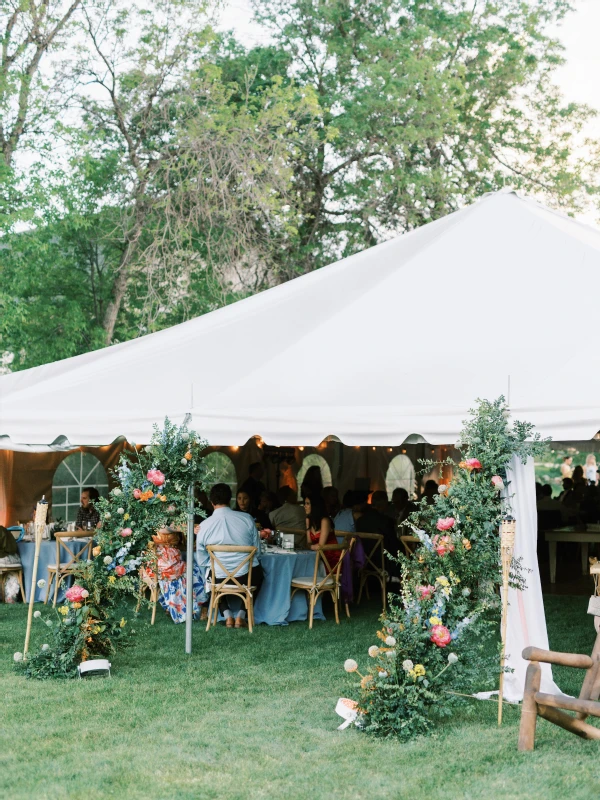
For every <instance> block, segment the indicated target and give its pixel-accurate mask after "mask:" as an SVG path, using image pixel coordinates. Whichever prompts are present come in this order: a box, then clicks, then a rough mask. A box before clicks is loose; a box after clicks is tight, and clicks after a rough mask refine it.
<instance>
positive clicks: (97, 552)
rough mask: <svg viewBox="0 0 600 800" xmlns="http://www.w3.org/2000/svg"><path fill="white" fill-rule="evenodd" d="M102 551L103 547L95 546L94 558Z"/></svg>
mask: <svg viewBox="0 0 600 800" xmlns="http://www.w3.org/2000/svg"><path fill="white" fill-rule="evenodd" d="M101 552H102V548H101V547H94V548H93V550H92V555H93V556H94V558H97V557H98V556H99V555H100V553H101Z"/></svg>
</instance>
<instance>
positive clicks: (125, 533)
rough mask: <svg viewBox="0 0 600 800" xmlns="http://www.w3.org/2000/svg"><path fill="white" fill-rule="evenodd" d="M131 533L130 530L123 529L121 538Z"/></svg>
mask: <svg viewBox="0 0 600 800" xmlns="http://www.w3.org/2000/svg"><path fill="white" fill-rule="evenodd" d="M132 533H133V531H132V530H131V528H123V530H122V531H121V536H131V534H132Z"/></svg>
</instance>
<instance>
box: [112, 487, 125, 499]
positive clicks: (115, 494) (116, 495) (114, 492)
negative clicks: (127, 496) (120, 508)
mask: <svg viewBox="0 0 600 800" xmlns="http://www.w3.org/2000/svg"><path fill="white" fill-rule="evenodd" d="M112 493H113V494H114V496H115V497H120V496H121V495H122V494H123V492H122V491H121V489H119V487H118V486H117V487H116V489H113V491H112Z"/></svg>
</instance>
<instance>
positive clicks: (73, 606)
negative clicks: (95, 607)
mask: <svg viewBox="0 0 600 800" xmlns="http://www.w3.org/2000/svg"><path fill="white" fill-rule="evenodd" d="M71 608H81V603H71Z"/></svg>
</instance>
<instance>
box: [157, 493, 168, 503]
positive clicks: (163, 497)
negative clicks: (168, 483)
mask: <svg viewBox="0 0 600 800" xmlns="http://www.w3.org/2000/svg"><path fill="white" fill-rule="evenodd" d="M158 499H159V500H160V502H161V503H166V502H167V495H166V494H159V495H158Z"/></svg>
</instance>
